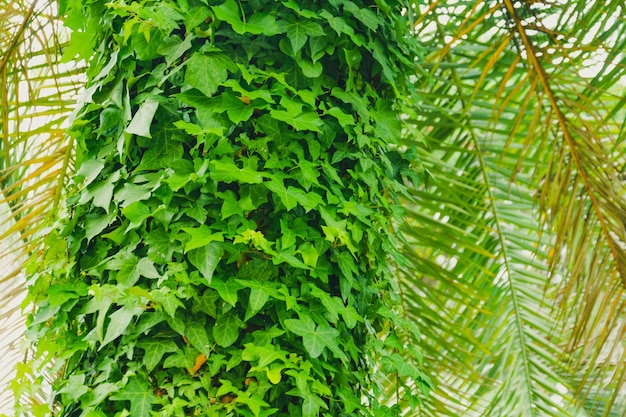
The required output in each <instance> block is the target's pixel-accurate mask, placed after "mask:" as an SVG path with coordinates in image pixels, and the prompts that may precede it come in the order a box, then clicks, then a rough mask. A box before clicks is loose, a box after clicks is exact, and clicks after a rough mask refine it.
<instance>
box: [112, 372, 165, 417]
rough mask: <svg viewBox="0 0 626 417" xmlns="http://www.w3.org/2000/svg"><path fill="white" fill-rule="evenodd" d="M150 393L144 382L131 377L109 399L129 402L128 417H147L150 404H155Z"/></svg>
mask: <svg viewBox="0 0 626 417" xmlns="http://www.w3.org/2000/svg"><path fill="white" fill-rule="evenodd" d="M152 391H153V389H152V388H151V387H149V386H148V384H146V383H145V381H143V380H141V379H139V378H138V377H136V376H133V377H130V378H129V379H128V383H127V384H126V385H125V386H124V387H123V388H122V389H120V390H119V391H118V392H117V393H115V395H112V396H111V399H112V400H116V401H130V417H149V416H150V412H151V411H152V404H154V403H155V402H156V396H155V395H154V394H153V392H152Z"/></svg>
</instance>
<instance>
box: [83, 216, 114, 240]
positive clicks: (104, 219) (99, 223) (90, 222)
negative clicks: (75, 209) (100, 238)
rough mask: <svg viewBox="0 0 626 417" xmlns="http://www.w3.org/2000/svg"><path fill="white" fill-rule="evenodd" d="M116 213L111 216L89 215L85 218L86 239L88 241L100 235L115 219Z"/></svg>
mask: <svg viewBox="0 0 626 417" xmlns="http://www.w3.org/2000/svg"><path fill="white" fill-rule="evenodd" d="M115 214H116V213H115V212H114V211H111V213H109V214H99V213H89V214H88V215H87V216H85V237H86V238H87V240H91V239H93V238H94V237H95V236H97V235H99V234H100V233H101V232H102V231H103V230H104V229H105V228H106V227H107V226H108V225H109V224H110V223H111V222H112V221H113V220H114V219H115Z"/></svg>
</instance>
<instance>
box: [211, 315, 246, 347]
mask: <svg viewBox="0 0 626 417" xmlns="http://www.w3.org/2000/svg"><path fill="white" fill-rule="evenodd" d="M242 325H243V322H242V321H241V319H240V318H239V317H237V315H236V314H235V313H234V312H232V311H230V312H228V313H226V314H224V315H223V316H221V317H220V318H218V319H217V322H216V323H215V327H214V328H213V337H214V338H215V342H216V343H217V344H218V345H219V346H221V347H228V346H230V345H232V344H233V343H235V341H236V340H237V339H238V338H239V332H240V329H241V327H242Z"/></svg>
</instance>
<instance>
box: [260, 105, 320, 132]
mask: <svg viewBox="0 0 626 417" xmlns="http://www.w3.org/2000/svg"><path fill="white" fill-rule="evenodd" d="M270 116H272V117H273V118H274V119H276V120H280V121H281V122H285V123H287V124H288V125H290V126H291V127H293V128H294V129H296V130H298V131H300V130H311V131H313V132H318V133H321V132H322V130H321V127H322V125H323V124H324V122H322V119H320V117H319V116H318V115H317V113H314V112H305V113H300V114H297V115H294V114H293V113H289V112H286V111H283V110H271V111H270Z"/></svg>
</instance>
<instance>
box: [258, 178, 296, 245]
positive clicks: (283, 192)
mask: <svg viewBox="0 0 626 417" xmlns="http://www.w3.org/2000/svg"><path fill="white" fill-rule="evenodd" d="M263 185H264V186H266V187H267V189H268V190H270V191H271V192H273V193H274V194H276V195H277V196H278V198H280V201H281V202H282V203H283V205H284V206H285V208H286V209H287V211H289V210H292V209H293V208H295V207H296V206H297V205H298V202H297V200H296V199H295V198H294V197H293V196H292V195H291V194H290V193H289V192H287V188H285V184H284V183H283V181H282V180H281V179H279V178H276V177H275V176H274V177H272V178H271V179H270V180H269V181H265V182H264V183H263ZM290 246H291V245H290ZM286 247H287V246H285V248H286Z"/></svg>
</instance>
